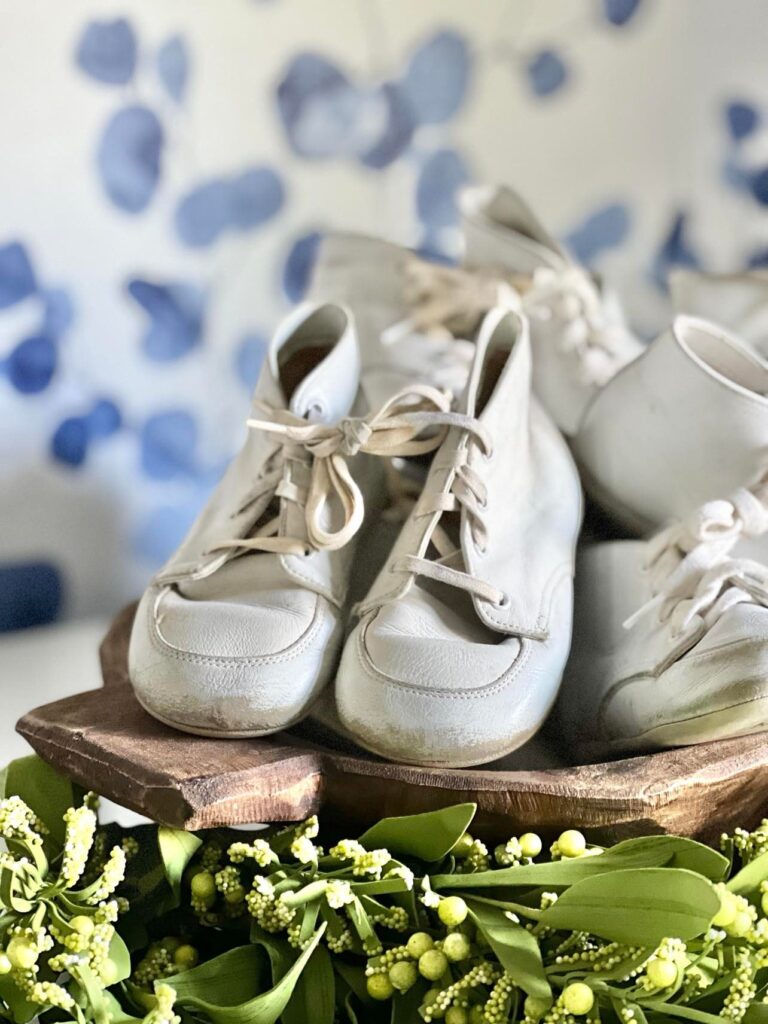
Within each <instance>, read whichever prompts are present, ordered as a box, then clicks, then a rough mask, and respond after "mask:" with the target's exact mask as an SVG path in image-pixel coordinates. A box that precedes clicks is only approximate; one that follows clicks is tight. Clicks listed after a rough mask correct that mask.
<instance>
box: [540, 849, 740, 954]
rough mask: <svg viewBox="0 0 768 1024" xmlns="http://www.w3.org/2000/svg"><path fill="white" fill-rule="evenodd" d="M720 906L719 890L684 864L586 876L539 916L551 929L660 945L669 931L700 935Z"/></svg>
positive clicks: (681, 936) (679, 935)
mask: <svg viewBox="0 0 768 1024" xmlns="http://www.w3.org/2000/svg"><path fill="white" fill-rule="evenodd" d="M595 860H597V858H595ZM719 908H720V899H719V897H718V896H717V893H716V892H715V891H714V889H713V888H712V884H711V882H709V881H708V880H707V879H705V878H702V877H701V875H697V874H694V872H692V871H685V870H683V869H681V868H637V869H629V870H626V871H614V872H611V873H610V874H605V875H598V876H596V877H594V878H585V879H582V881H580V882H577V883H576V884H575V885H574V886H572V887H571V888H570V889H568V890H566V891H565V892H564V893H562V895H561V896H560V898H559V899H558V901H557V903H554V904H553V905H552V906H550V907H548V908H547V909H546V910H545V911H544V912H543V913H542V914H541V916H540V918H539V920H540V922H541V923H542V924H543V925H545V926H547V927H549V928H555V929H564V930H573V931H585V932H592V933H593V934H594V935H599V936H601V937H602V938H605V939H609V940H611V941H614V942H623V943H626V944H627V945H631V946H656V945H658V943H660V942H661V940H662V939H664V938H666V937H667V936H669V935H674V936H675V937H676V938H679V939H683V940H684V941H685V940H687V939H692V938H695V937H696V936H698V935H702V934H703V933H704V932H705V931H706V930H707V928H708V927H709V924H710V922H711V920H712V918H713V917H714V916H715V914H716V913H717V911H718V910H719Z"/></svg>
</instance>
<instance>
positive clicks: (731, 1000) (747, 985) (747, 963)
mask: <svg viewBox="0 0 768 1024" xmlns="http://www.w3.org/2000/svg"><path fill="white" fill-rule="evenodd" d="M736 962H737V966H736V972H735V974H734V976H733V981H732V982H731V984H730V987H729V989H728V995H727V996H726V997H725V1001H724V1002H723V1008H722V1010H721V1012H720V1016H721V1017H722V1018H723V1019H724V1020H728V1021H733V1022H734V1024H739V1022H740V1021H742V1020H743V1019H744V1016H745V1014H746V1012H747V1010H748V1009H749V1007H750V1005H751V1004H752V1000H753V999H754V998H755V995H756V993H757V988H756V986H755V965H754V963H753V961H752V957H751V956H750V955H749V952H748V951H747V950H745V949H740V950H739V951H738V953H737V961H736Z"/></svg>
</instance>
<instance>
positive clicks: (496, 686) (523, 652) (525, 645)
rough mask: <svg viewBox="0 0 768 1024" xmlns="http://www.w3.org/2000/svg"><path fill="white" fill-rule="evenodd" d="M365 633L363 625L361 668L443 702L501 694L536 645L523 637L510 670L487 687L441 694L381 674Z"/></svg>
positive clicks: (359, 638) (359, 652)
mask: <svg viewBox="0 0 768 1024" xmlns="http://www.w3.org/2000/svg"><path fill="white" fill-rule="evenodd" d="M371 621H372V620H371ZM365 625H366V626H367V625H368V624H367V623H366V624H365ZM364 632H365V629H364V628H363V625H362V624H361V626H360V628H359V629H358V636H357V639H356V643H355V654H356V655H357V660H358V661H359V662H360V667H361V668H362V669H363V671H364V672H367V673H368V674H369V675H372V676H374V677H375V678H376V679H377V680H378V681H379V682H382V683H385V684H386V685H387V686H393V687H395V689H397V690H403V691H405V692H407V693H413V692H414V691H415V692H417V693H418V694H420V695H422V696H424V697H429V698H430V699H434V700H443V699H446V698H447V699H449V700H475V699H478V698H480V697H487V696H488V695H489V694H491V695H493V694H496V693H500V692H501V691H503V690H505V689H507V687H508V686H509V684H510V683H512V682H514V681H515V679H516V678H517V676H518V675H519V674H520V671H521V670H522V669H523V668H524V667H525V665H526V663H527V662H528V660H529V658H530V653H531V649H532V645H533V643H534V641H532V640H529V639H528V638H527V637H522V638H521V639H520V640H519V644H520V650H519V652H518V656H517V657H516V658H515V660H514V661H513V662H512V664H511V665H510V666H509V668H507V669H506V670H505V672H504V673H503V675H501V676H499V677H498V679H495V680H493V681H492V682H490V683H487V684H486V685H485V686H480V687H478V688H477V689H474V690H458V691H455V690H454V691H451V692H450V693H446V692H445V691H444V690H441V691H440V692H439V693H435V692H434V691H432V690H430V689H428V688H427V687H425V686H420V685H418V684H411V683H404V682H403V681H402V680H400V679H393V678H392V677H391V676H387V675H385V674H384V673H383V672H380V671H379V670H378V669H377V668H376V666H375V664H374V663H373V660H372V659H371V657H370V655H369V654H368V652H367V650H366V649H365V644H364V642H363V634H364Z"/></svg>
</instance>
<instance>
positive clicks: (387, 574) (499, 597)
mask: <svg viewBox="0 0 768 1024" xmlns="http://www.w3.org/2000/svg"><path fill="white" fill-rule="evenodd" d="M530 375H531V353H530V342H529V337H528V329H527V323H526V321H525V319H524V318H520V317H519V316H518V315H517V314H514V313H509V312H505V311H504V310H501V309H496V310H493V311H492V312H491V313H490V314H488V316H487V317H486V318H485V320H484V322H483V325H482V327H481V330H480V332H479V334H478V337H477V342H476V352H475V358H474V362H473V365H472V370H471V373H470V378H469V382H468V384H467V388H466V391H465V393H464V396H463V398H462V400H461V402H460V403H459V411H458V412H455V413H452V414H448V415H447V416H445V415H442V416H439V417H437V421H438V422H440V423H446V424H448V425H449V427H450V429H449V431H448V433H447V436H446V437H445V440H444V441H443V443H442V445H441V447H440V448H439V450H438V451H437V453H436V454H435V456H434V459H433V462H432V467H431V469H430V472H429V475H428V477H427V480H426V483H425V485H424V488H423V491H422V493H421V495H420V497H419V498H418V500H417V502H416V505H415V507H414V508H413V510H412V512H411V514H410V516H409V518H408V519H407V521H406V523H405V525H404V527H403V529H402V531H401V533H400V536H399V538H398V540H397V542H396V544H395V546H394V549H393V551H392V553H391V556H390V558H389V560H388V562H387V564H386V566H385V567H384V569H383V570H382V571H381V573H380V575H379V577H378V579H377V581H376V582H375V584H374V585H373V587H372V589H371V591H370V592H369V594H368V596H367V598H366V599H365V600H364V601H363V602H362V604H361V605H360V606H359V608H358V614H359V616H360V621H359V622H358V624H357V625H356V627H355V628H354V630H353V632H352V633H351V635H350V636H349V638H348V640H347V642H346V644H345V647H344V653H343V656H342V661H341V665H340V667H339V672H338V675H337V679H336V699H337V705H338V711H339V716H340V718H341V721H342V723H343V725H344V727H345V728H346V729H347V730H348V731H349V732H350V733H351V734H352V735H353V736H354V737H355V739H356V740H357V741H358V742H359V743H361V744H362V745H363V746H364V747H366V748H367V749H369V750H371V751H373V752H374V753H377V754H380V755H382V756H384V757H388V758H392V759H394V760H397V761H405V762H411V763H417V764H426V765H447V766H450V765H472V764H479V763H482V762H485V761H489V760H492V759H494V758H498V757H501V756H502V755H503V754H506V753H508V752H509V751H511V750H514V749H515V748H517V747H519V746H521V745H522V744H523V743H525V741H526V740H527V739H528V738H529V737H530V736H531V735H532V734H533V733H535V732H536V730H537V729H538V728H539V727H540V725H541V724H542V722H543V721H544V718H545V717H546V715H547V712H548V711H549V708H550V706H551V705H552V702H553V701H554V699H555V697H556V694H557V690H558V686H559V684H560V677H561V674H562V671H563V666H564V665H565V661H566V658H567V656H568V648H569V645H570V638H571V609H572V586H573V584H572V576H573V559H574V548H575V544H576V538H577V534H578V530H579V524H580V518H581V490H580V486H579V480H578V475H577V473H576V469H575V466H574V464H573V462H572V459H571V456H570V453H569V451H568V448H567V446H566V444H565V442H564V441H563V439H562V437H561V435H560V433H559V432H558V430H557V428H556V427H555V426H554V424H553V423H552V422H551V421H550V419H549V417H548V416H547V415H546V413H545V412H544V411H543V410H542V409H541V407H540V406H539V405H538V404H537V403H536V402H535V401H534V400H532V399H531V393H530Z"/></svg>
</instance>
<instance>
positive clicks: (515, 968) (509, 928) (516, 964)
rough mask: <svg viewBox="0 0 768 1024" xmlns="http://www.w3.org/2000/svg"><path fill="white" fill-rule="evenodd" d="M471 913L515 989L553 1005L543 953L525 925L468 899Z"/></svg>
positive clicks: (495, 909) (497, 910) (502, 912)
mask: <svg viewBox="0 0 768 1024" xmlns="http://www.w3.org/2000/svg"><path fill="white" fill-rule="evenodd" d="M467 903H468V905H469V912H470V915H471V917H472V918H473V920H474V922H475V924H476V925H477V927H478V928H479V929H480V931H481V932H482V933H483V935H484V936H485V938H486V940H487V941H488V943H489V945H490V947H491V949H492V950H493V951H494V953H495V954H496V956H497V957H498V960H499V963H500V964H501V966H502V967H503V968H504V970H505V971H507V972H508V973H509V975H510V976H511V977H512V978H513V980H514V982H515V984H516V985H518V986H519V987H520V988H522V989H523V990H524V991H525V992H527V993H528V995H530V996H536V998H537V999H545V1000H549V1001H552V990H551V988H550V987H549V982H548V981H547V976H546V974H545V972H544V964H543V963H542V959H541V950H540V949H539V944H538V942H537V941H536V939H535V938H534V937H533V935H531V933H530V932H529V931H526V929H525V928H523V927H522V925H520V924H517V923H516V922H515V921H512V920H510V918H509V917H508V916H507V914H506V913H505V912H504V911H503V910H502V909H501V908H500V907H492V906H489V905H488V904H486V903H480V902H478V901H477V900H473V899H468V900H467Z"/></svg>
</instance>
